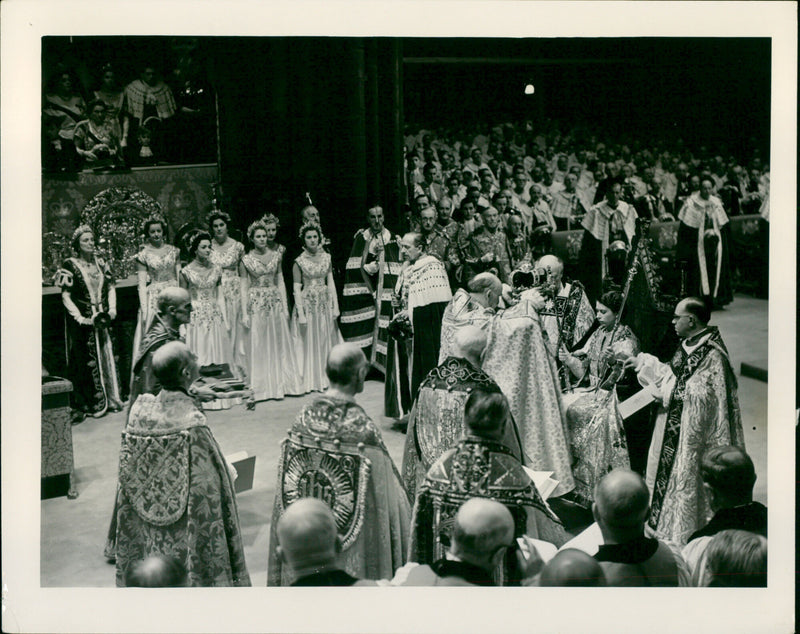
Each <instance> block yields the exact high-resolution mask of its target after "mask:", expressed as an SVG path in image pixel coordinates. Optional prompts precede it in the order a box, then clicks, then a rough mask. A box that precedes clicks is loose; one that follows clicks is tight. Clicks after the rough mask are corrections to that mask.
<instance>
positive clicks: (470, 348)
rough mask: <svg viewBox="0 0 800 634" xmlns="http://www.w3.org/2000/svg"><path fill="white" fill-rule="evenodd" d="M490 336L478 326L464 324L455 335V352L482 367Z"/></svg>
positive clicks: (455, 354) (477, 366)
mask: <svg viewBox="0 0 800 634" xmlns="http://www.w3.org/2000/svg"><path fill="white" fill-rule="evenodd" d="M487 342H488V337H487V336H486V333H485V332H484V331H483V330H481V329H480V328H478V327H477V326H471V325H470V326H463V327H462V328H459V329H458V330H457V331H456V334H455V336H454V337H453V354H454V356H456V357H460V358H462V359H466V360H467V361H469V362H470V363H471V364H472V365H474V366H475V367H476V368H479V367H481V364H482V363H483V357H484V353H485V352H486V344H487Z"/></svg>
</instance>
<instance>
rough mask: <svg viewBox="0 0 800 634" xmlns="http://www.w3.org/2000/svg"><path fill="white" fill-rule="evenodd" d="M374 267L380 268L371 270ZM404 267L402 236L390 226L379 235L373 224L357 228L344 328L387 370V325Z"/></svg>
mask: <svg viewBox="0 0 800 634" xmlns="http://www.w3.org/2000/svg"><path fill="white" fill-rule="evenodd" d="M365 266H366V269H365ZM374 267H377V270H376V271H375V272H374V273H372V274H371V273H369V272H368V271H369V270H370V269H372V268H374ZM401 267H402V260H401V257H400V245H399V240H398V238H397V237H396V236H392V234H391V232H390V231H389V230H388V229H385V228H384V229H383V231H382V232H381V233H380V234H378V235H375V234H373V233H372V231H371V230H370V229H369V228H367V229H360V230H359V231H358V232H356V235H355V236H354V241H353V248H352V250H351V251H350V257H349V258H348V260H347V266H346V270H345V275H344V291H343V293H342V315H341V318H340V325H341V331H342V336H343V337H344V338H345V340H346V341H349V342H351V343H355V344H356V345H358V346H359V347H361V349H362V350H363V351H364V354H365V355H366V357H367V359H368V360H369V362H370V364H371V365H372V366H373V367H375V368H377V369H378V370H379V371H380V372H382V373H384V374H385V373H386V346H387V342H388V334H387V332H386V328H387V326H388V325H389V322H390V321H391V319H392V316H393V314H394V313H393V309H392V291H393V290H394V287H395V284H396V283H397V276H398V274H399V273H400V269H401Z"/></svg>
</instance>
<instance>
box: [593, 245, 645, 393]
mask: <svg viewBox="0 0 800 634" xmlns="http://www.w3.org/2000/svg"><path fill="white" fill-rule="evenodd" d="M640 244H641V234H640V235H639V236H638V238H637V240H636V247H635V249H634V252H633V257H632V259H631V263H630V266H629V267H628V275H627V277H626V278H625V286H624V287H623V289H622V303H621V304H620V306H619V310H618V311H617V314H616V316H615V317H614V327H613V328H612V329H611V338H610V339H609V340H608V347H609V349H611V346H612V345H613V344H614V337H615V336H616V335H617V330H618V329H619V324H620V320H621V319H622V312H623V310H625V304H626V303H627V301H628V294H629V293H630V290H631V284H632V283H633V278H634V276H635V275H636V269H637V267H638V264H639V246H640ZM612 367H613V366H612ZM608 372H609V368H604V370H603V380H601V381H598V382H597V385H596V386H595V388H594V391H595V392H596V391H597V390H598V389H599V388H600V386H601V385H602V384H603V383H604V382H605V381H606V380H607V378H608V376H607V375H608Z"/></svg>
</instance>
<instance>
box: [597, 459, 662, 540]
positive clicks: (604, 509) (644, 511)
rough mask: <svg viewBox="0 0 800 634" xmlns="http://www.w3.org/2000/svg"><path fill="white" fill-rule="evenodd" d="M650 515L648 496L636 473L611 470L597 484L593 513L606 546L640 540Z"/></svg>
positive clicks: (642, 481)
mask: <svg viewBox="0 0 800 634" xmlns="http://www.w3.org/2000/svg"><path fill="white" fill-rule="evenodd" d="M649 512H650V493H649V491H648V490H647V485H646V484H645V482H644V480H642V476H640V475H639V474H638V473H635V472H634V471H631V470H629V469H614V470H613V471H612V472H611V473H609V474H608V475H606V476H605V477H604V478H603V479H602V480H600V482H598V483H597V486H596V487H595V491H594V504H592V514H593V515H594V519H595V520H596V521H597V523H598V525H599V526H600V531H601V532H602V533H603V540H604V541H605V542H606V543H619V542H624V541H630V540H631V539H635V538H637V537H642V536H643V535H644V523H645V521H646V520H647V515H648V513H649Z"/></svg>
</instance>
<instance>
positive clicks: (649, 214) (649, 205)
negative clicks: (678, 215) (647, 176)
mask: <svg viewBox="0 0 800 634" xmlns="http://www.w3.org/2000/svg"><path fill="white" fill-rule="evenodd" d="M667 204H668V202H667V200H666V199H665V198H664V194H662V193H661V186H660V185H659V184H658V183H657V182H655V181H651V182H649V183H648V184H647V193H646V194H645V195H644V196H640V197H639V198H637V199H636V201H635V203H634V207H635V208H636V213H637V214H638V215H639V217H640V218H648V219H649V220H652V221H654V222H670V221H673V220H675V218H674V216H672V215H671V214H670V213H669V212H668V211H667Z"/></svg>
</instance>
